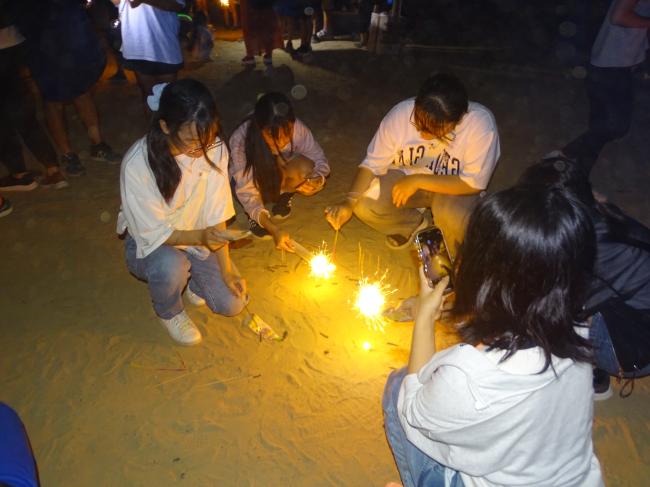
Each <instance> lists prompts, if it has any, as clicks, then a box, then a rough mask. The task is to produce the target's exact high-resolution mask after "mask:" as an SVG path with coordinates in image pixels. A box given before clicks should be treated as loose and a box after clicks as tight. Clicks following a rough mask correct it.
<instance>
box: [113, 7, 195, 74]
mask: <svg viewBox="0 0 650 487" xmlns="http://www.w3.org/2000/svg"><path fill="white" fill-rule="evenodd" d="M176 1H177V2H178V3H179V4H180V5H183V6H184V5H185V0H176ZM119 12H120V25H121V29H122V49H121V50H122V55H123V56H124V59H130V60H140V61H151V62H157V63H165V64H181V63H182V62H183V53H182V52H181V45H180V42H179V40H178V30H179V21H178V16H177V15H176V12H169V11H166V10H162V9H159V8H156V7H152V6H151V5H147V4H144V3H142V4H140V5H138V6H137V7H135V8H133V7H131V5H130V4H129V0H121V1H120V5H119Z"/></svg>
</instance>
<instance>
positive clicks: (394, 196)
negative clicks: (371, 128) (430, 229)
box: [325, 73, 500, 254]
mask: <svg viewBox="0 0 650 487" xmlns="http://www.w3.org/2000/svg"><path fill="white" fill-rule="evenodd" d="M499 154H500V148H499V134H498V133H497V126H496V122H495V120H494V116H493V115H492V113H491V112H490V110H488V109H487V108H486V107H484V106H483V105H481V104H479V103H476V102H472V101H468V97H467V92H466V90H465V87H464V86H463V84H462V83H461V81H460V80H459V79H458V78H456V77H455V76H453V75H450V74H445V73H439V74H436V75H434V76H432V77H430V78H428V79H427V80H426V81H425V82H424V84H423V85H422V87H421V88H420V91H419V93H418V95H417V97H415V98H409V99H408V100H404V101H402V102H400V103H398V104H397V105H395V107H393V108H392V110H391V111H390V112H388V114H387V115H386V116H385V117H384V119H383V120H382V121H381V124H380V125H379V129H378V130H377V132H376V133H375V136H374V137H373V139H372V141H371V142H370V145H369V146H368V152H367V155H366V158H365V159H364V160H363V162H362V163H361V164H360V165H359V168H358V170H357V174H356V176H355V178H354V181H353V183H352V186H351V188H350V191H349V192H348V194H347V196H346V198H345V200H343V201H341V202H339V203H338V204H336V205H333V206H330V207H328V208H326V210H325V214H326V218H327V220H328V221H329V223H330V224H331V225H332V226H333V227H334V228H335V229H339V228H340V227H341V226H342V225H344V224H345V223H346V222H347V221H348V220H349V219H350V218H351V217H352V214H353V213H354V214H355V215H356V216H357V217H358V218H359V219H360V220H361V221H363V222H364V223H366V224H367V225H369V226H371V227H372V228H374V229H375V230H377V231H379V232H381V233H383V234H384V235H386V236H387V237H386V244H387V245H388V246H389V247H391V248H393V249H399V248H404V247H407V246H408V245H409V244H410V243H411V242H412V239H413V236H414V234H415V233H416V231H417V230H418V229H419V228H422V227H423V226H424V225H425V224H426V223H425V222H424V218H423V215H422V209H425V208H431V212H432V214H433V218H434V222H435V224H436V225H437V226H438V227H440V228H441V229H442V231H443V233H444V234H445V237H446V240H447V242H448V244H449V246H450V251H451V252H452V254H455V250H456V247H457V245H458V244H459V243H460V242H461V241H462V235H463V232H464V228H465V224H466V217H467V216H468V215H469V213H470V211H471V208H472V207H473V206H474V204H475V203H476V201H477V199H478V197H479V195H480V194H481V193H482V192H483V191H484V190H485V189H486V188H487V186H488V183H489V181H490V178H491V177H492V173H493V172H494V168H495V166H496V163H497V160H498V158H499Z"/></svg>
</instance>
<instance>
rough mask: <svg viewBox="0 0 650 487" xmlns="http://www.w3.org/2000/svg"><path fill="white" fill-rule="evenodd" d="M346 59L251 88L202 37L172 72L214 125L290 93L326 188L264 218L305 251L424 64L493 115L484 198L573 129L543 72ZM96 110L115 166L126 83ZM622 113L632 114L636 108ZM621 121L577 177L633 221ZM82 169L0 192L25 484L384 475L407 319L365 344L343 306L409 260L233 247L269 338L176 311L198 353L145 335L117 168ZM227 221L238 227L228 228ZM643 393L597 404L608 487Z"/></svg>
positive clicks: (644, 429)
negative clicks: (196, 63)
mask: <svg viewBox="0 0 650 487" xmlns="http://www.w3.org/2000/svg"><path fill="white" fill-rule="evenodd" d="M349 47H350V43H344V42H333V43H327V45H319V46H317V47H316V49H318V51H317V52H316V60H315V62H314V64H312V65H310V66H307V65H302V64H299V63H296V62H293V61H291V60H290V58H289V57H288V56H287V55H286V54H284V53H278V54H277V55H276V56H275V63H276V65H277V66H280V65H282V67H281V68H279V69H277V70H276V72H275V73H274V74H272V75H268V74H267V75H265V74H264V73H263V72H262V71H261V68H259V67H258V70H257V71H252V72H251V71H242V69H241V67H240V66H239V64H238V60H239V58H240V57H241V55H242V51H243V47H242V45H241V44H240V43H227V42H218V43H217V45H216V48H215V53H216V54H215V55H214V61H213V62H211V63H208V64H206V65H204V66H202V67H200V68H198V69H195V70H193V71H189V72H185V73H183V74H184V75H187V76H193V77H196V78H198V79H200V80H202V81H203V82H205V83H206V84H207V85H208V86H209V87H210V88H211V89H212V90H213V92H214V93H215V97H216V100H217V104H218V107H219V110H220V113H221V115H222V116H223V118H224V121H225V126H226V129H227V130H232V129H233V128H234V126H235V124H236V123H237V121H238V120H240V119H241V118H243V116H244V115H245V114H246V113H247V112H248V111H249V110H250V109H251V108H252V104H253V103H254V101H255V99H256V96H257V95H258V93H261V92H263V91H265V90H268V89H280V90H283V91H285V92H289V90H290V89H291V87H292V86H294V85H296V84H301V85H304V87H305V88H306V91H307V92H306V96H305V97H304V98H303V99H301V100H295V109H296V112H297V114H298V116H299V117H300V118H302V119H303V120H304V121H305V122H306V123H307V124H308V125H309V126H310V127H311V129H312V130H313V132H314V134H315V136H316V138H317V139H318V140H319V141H320V143H321V144H322V146H323V148H324V149H325V152H326V154H327V155H328V157H329V159H330V161H331V166H332V176H331V178H330V180H329V182H328V184H327V186H326V188H325V190H324V191H322V192H321V193H319V194H317V195H315V196H313V197H310V198H305V197H302V196H297V197H296V198H295V201H294V205H293V208H294V210H293V213H292V215H291V217H290V218H289V219H288V220H286V222H285V223H283V225H284V226H285V227H286V228H287V229H288V231H289V232H290V234H291V236H292V237H293V238H295V239H296V240H297V241H299V242H300V243H302V244H303V245H304V246H305V247H307V248H308V249H315V248H318V247H319V246H321V245H322V244H323V242H325V243H326V244H327V245H329V246H330V247H331V245H332V243H333V240H334V232H333V231H332V230H331V228H330V227H329V226H328V225H327V223H326V222H325V220H324V218H323V208H324V207H325V206H326V205H328V204H331V203H333V202H336V201H337V200H338V199H339V198H340V197H341V195H343V194H344V192H345V191H346V190H347V187H348V184H349V182H350V180H351V178H352V176H353V174H354V171H355V167H356V165H357V164H358V162H359V161H360V160H361V158H362V157H363V155H364V153H365V148H366V146H367V144H368V142H369V140H370V138H371V137H372V134H373V133H374V131H375V129H376V127H377V125H378V123H379V121H380V120H381V118H382V116H383V115H384V114H385V113H386V111H387V110H388V109H389V108H390V107H391V106H392V105H393V104H394V103H396V102H397V101H399V100H401V99H403V98H406V97H408V96H411V95H412V94H414V93H415V90H416V89H417V86H418V84H419V82H420V80H422V79H423V78H424V77H425V76H426V74H427V73H428V72H430V71H432V70H434V69H439V68H440V67H442V66H447V67H450V69H451V70H453V71H454V72H456V73H457V74H459V75H460V76H461V77H462V79H463V80H464V81H465V82H466V84H467V86H468V89H469V92H470V94H471V98H472V99H474V100H477V101H479V102H482V103H483V104H485V105H486V106H488V107H490V108H491V109H492V110H493V112H494V114H495V116H496V119H497V122H498V124H499V130H500V134H501V142H502V153H503V155H502V158H501V162H500V164H499V167H498V169H497V172H496V174H495V176H494V179H493V182H492V186H491V188H492V189H499V188H503V187H505V186H507V185H509V184H511V183H512V182H514V181H515V180H516V178H517V177H518V175H519V174H520V173H521V171H522V170H523V168H524V167H525V166H526V165H527V164H528V163H530V162H532V161H534V159H535V158H536V157H539V156H541V155H542V154H544V153H545V152H548V151H549V150H551V149H554V148H557V147H558V146H559V145H560V144H562V143H564V142H566V141H567V140H569V139H570V138H571V137H573V136H575V135H577V134H578V133H579V132H580V130H581V128H582V127H583V126H584V121H585V120H586V108H587V107H586V100H585V96H584V91H583V86H582V83H581V82H580V81H579V80H575V79H571V78H570V77H567V76H564V75H563V74H562V73H561V72H559V71H552V70H548V71H541V70H540V71H535V70H532V69H531V70H528V69H525V68H522V67H518V68H508V69H507V68H504V67H501V68H495V67H491V66H484V65H482V64H481V63H480V62H479V61H477V60H473V59H469V60H467V61H466V62H464V61H463V59H462V58H461V59H459V58H458V57H453V58H446V57H444V56H445V55H440V54H435V53H426V54H418V57H414V56H415V55H411V54H408V55H402V56H399V57H386V58H375V57H372V56H370V55H368V54H367V53H365V52H363V51H358V50H354V49H350V48H349ZM324 49H329V51H324ZM389 61H390V62H389ZM109 74H110V73H109ZM298 93H301V90H298ZM96 98H97V101H98V106H99V110H100V113H101V117H102V124H103V127H104V132H105V138H106V140H107V141H108V142H109V143H111V144H113V145H114V146H115V148H117V149H119V150H120V151H125V150H126V149H127V148H128V147H129V145H130V144H131V143H132V142H134V141H135V140H136V139H137V138H139V137H140V136H141V135H142V134H143V133H144V131H145V128H146V125H145V121H144V116H143V114H142V106H141V104H140V100H139V94H138V92H137V89H136V87H135V86H134V85H133V84H128V85H120V86H115V85H111V84H109V83H108V82H105V81H104V82H102V83H100V85H99V86H98V89H97V93H96ZM639 103H640V106H645V107H648V105H649V98H648V95H647V94H645V95H643V94H641V96H640V100H639ZM551 106H553V107H556V108H552V109H551V108H549V107H551ZM642 112H643V113H642ZM637 113H638V115H637V117H636V119H635V121H634V124H633V129H632V132H631V133H630V135H629V136H628V137H626V139H624V140H623V141H620V142H617V143H613V144H611V145H610V146H608V147H607V149H606V151H605V152H604V154H603V158H602V159H601V162H600V163H599V165H598V166H597V168H596V170H595V173H594V178H593V179H594V183H595V186H596V187H597V188H598V189H599V190H601V191H602V192H603V193H605V194H607V195H608V196H609V197H610V198H611V199H612V200H613V201H614V202H616V203H618V204H620V205H621V206H622V207H623V208H625V209H626V210H627V211H629V212H630V213H631V214H632V215H633V216H635V217H637V218H640V219H641V220H642V221H644V222H645V223H646V224H648V223H650V221H649V220H648V214H650V213H649V212H648V210H649V209H650V201H649V198H650V195H649V194H648V192H647V190H646V189H645V188H646V187H647V181H648V180H649V179H650V172H649V171H650V169H649V168H650V165H648V164H647V163H648V156H647V151H646V149H644V148H647V143H646V140H645V135H644V134H647V133H648V129H649V127H650V119H649V118H648V115H647V113H650V112H649V111H648V110H638V111H637ZM70 115H71V118H70V128H71V132H72V136H73V142H74V145H75V146H76V147H78V148H79V151H80V153H81V155H82V157H85V158H86V159H87V156H88V152H87V145H88V144H87V141H86V139H85V137H83V132H82V128H81V125H80V123H79V120H78V119H76V117H75V116H74V115H73V111H70ZM614 161H616V164H614ZM87 169H88V171H87V172H88V174H87V175H86V176H85V177H83V178H79V179H74V180H73V179H71V180H70V183H71V187H70V188H68V189H66V190H63V191H48V190H45V189H38V190H36V191H34V192H31V193H26V194H12V195H10V198H11V199H12V201H13V203H14V206H15V210H14V213H13V214H12V215H11V216H9V217H7V218H3V219H2V220H1V221H0V235H2V238H0V253H1V254H2V255H3V261H2V264H0V268H1V269H2V272H1V276H2V277H1V279H2V285H1V289H2V292H1V293H0V310H2V311H1V317H0V323H1V325H0V347H1V353H0V400H2V401H3V402H6V403H8V404H10V405H11V406H13V407H14V408H15V409H16V410H17V411H18V412H19V413H20V414H21V416H22V418H23V420H24V422H25V424H26V426H27V429H28V431H29V435H30V439H31V442H32V445H33V448H34V451H35V453H36V457H37V460H38V465H39V469H40V474H41V480H42V484H43V486H46V487H57V486H95V487H101V486H134V487H139V486H146V487H149V486H167V485H185V486H213V485H220V486H281V485H293V486H383V485H384V484H385V483H386V482H387V481H389V480H397V479H398V473H397V470H396V468H395V465H394V462H393V459H392V456H391V453H390V450H389V448H388V445H387V442H386V439H385V437H384V433H383V421H382V414H381V402H380V400H381V393H382V390H383V385H384V382H385V379H386V377H387V375H388V374H389V373H390V371H391V370H392V369H395V368H400V367H402V366H403V365H405V364H406V361H407V359H408V348H409V345H410V333H411V327H412V324H410V323H396V324H392V323H391V324H388V325H387V326H386V327H385V330H384V331H383V332H381V331H377V330H373V329H372V327H369V326H368V325H367V323H366V322H365V321H364V319H363V318H361V317H360V316H359V314H358V313H357V312H356V311H355V310H354V309H353V306H352V304H353V303H352V301H353V296H354V293H355V290H356V286H357V280H358V279H359V277H360V275H361V269H360V267H361V266H360V261H363V274H364V275H365V276H373V275H375V273H378V274H383V272H384V271H385V270H387V269H388V275H387V278H386V282H387V283H389V284H390V285H391V286H392V288H393V289H394V290H395V292H394V293H393V294H392V295H391V296H390V298H389V301H390V303H391V304H396V303H397V301H398V300H399V299H402V298H406V297H408V296H410V295H413V294H415V292H416V290H417V285H416V284H417V272H416V267H415V260H414V256H413V254H412V252H410V251H399V252H393V251H390V250H389V249H388V248H387V247H386V246H385V245H384V242H383V238H382V237H381V236H379V235H378V234H376V233H375V232H374V231H372V230H371V229H369V228H368V227H365V226H364V225H363V224H362V223H360V222H359V221H357V220H352V221H351V222H350V223H349V224H347V225H346V226H345V227H344V228H343V231H342V232H341V234H340V236H339V238H338V244H337V250H336V264H337V266H338V268H337V270H336V273H335V275H334V276H333V277H332V278H331V279H329V280H327V281H322V280H317V279H315V278H313V277H311V276H310V275H309V269H308V267H307V265H306V264H305V263H304V262H302V261H301V260H300V259H299V258H298V257H297V256H295V255H290V254H286V255H284V256H283V255H282V253H280V252H278V251H275V250H274V249H273V244H272V241H259V240H256V241H254V242H253V243H252V244H251V245H249V246H246V247H244V248H240V249H236V250H233V252H232V256H233V260H234V261H235V262H236V264H237V266H238V267H239V269H240V271H241V273H242V274H243V275H244V277H245V278H246V279H247V282H248V285H249V288H250V294H251V302H250V304H249V309H250V311H251V312H254V313H256V314H258V315H259V316H260V317H261V318H262V319H263V320H264V321H266V322H267V323H268V324H270V325H271V326H272V327H273V328H274V329H275V330H276V331H277V332H278V333H279V334H282V333H283V332H285V331H286V332H287V337H286V339H285V340H284V341H282V342H266V341H264V342H260V341H259V340H258V338H257V337H256V336H255V335H254V334H253V333H252V332H251V331H250V330H249V329H248V328H246V327H245V326H243V320H244V318H245V316H244V314H242V315H241V316H238V317H235V318H225V317H220V316H215V315H213V314H211V313H210V312H209V310H208V309H207V308H205V307H199V308H192V307H189V306H188V312H189V314H190V316H191V317H192V318H193V319H194V320H195V322H196V323H197V324H198V326H199V327H200V329H201V331H202V332H203V334H204V341H203V343H202V344H200V345H199V346H196V347H192V348H182V347H178V346H175V345H174V344H173V343H172V341H171V340H170V339H169V337H168V336H167V335H166V333H165V332H164V330H163V329H162V327H161V326H160V325H159V324H158V323H157V321H156V319H155V315H154V313H153V310H152V308H151V305H150V302H149V296H148V292H147V288H146V285H145V284H143V283H141V282H139V281H137V280H136V279H135V278H134V277H132V276H130V275H129V274H128V271H127V270H126V266H125V263H124V258H123V243H122V242H121V241H120V240H118V239H117V238H116V236H115V233H114V229H115V219H116V216H117V212H118V210H119V167H118V166H115V167H108V166H104V165H102V164H99V163H94V162H91V161H88V162H87ZM244 224H245V221H244V219H243V217H242V216H241V215H240V216H239V217H238V223H237V225H239V226H242V227H243V226H244ZM360 255H362V258H361V259H360ZM364 342H368V343H369V344H370V346H371V348H370V350H365V349H364V348H363V344H364ZM164 369H172V370H164ZM649 396H650V381H648V380H647V379H644V380H638V381H636V386H635V391H634V394H632V396H631V397H630V398H628V399H625V400H623V399H620V398H618V397H616V396H615V397H613V398H612V399H610V400H609V401H606V402H604V403H599V404H596V406H595V417H596V419H595V423H594V441H595V447H596V451H597V454H598V456H599V458H600V460H601V463H602V465H603V470H604V472H605V479H606V483H607V485H608V486H640V485H645V484H646V483H647V479H648V478H649V477H650V416H649V415H648V407H647V405H648V399H649Z"/></svg>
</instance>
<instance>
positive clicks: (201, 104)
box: [147, 78, 223, 203]
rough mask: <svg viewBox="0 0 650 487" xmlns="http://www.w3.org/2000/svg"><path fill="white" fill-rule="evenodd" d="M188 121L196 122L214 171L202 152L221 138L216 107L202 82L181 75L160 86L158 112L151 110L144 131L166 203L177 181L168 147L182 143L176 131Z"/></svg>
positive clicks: (176, 168) (151, 162) (178, 169)
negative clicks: (148, 121)
mask: <svg viewBox="0 0 650 487" xmlns="http://www.w3.org/2000/svg"><path fill="white" fill-rule="evenodd" d="M161 120H163V121H164V122H165V123H166V124H167V128H168V129H169V134H165V133H164V132H163V131H162V128H161V127H160V121H161ZM188 123H194V124H195V125H196V132H197V135H198V137H199V142H200V144H201V149H202V151H203V156H204V157H205V159H206V161H208V163H209V164H210V165H211V166H212V167H214V168H215V169H217V170H218V168H217V166H216V165H215V164H214V163H213V162H212V161H211V160H210V159H209V158H208V155H207V151H206V148H207V147H208V146H209V145H211V144H212V143H213V142H214V141H215V140H216V139H217V137H219V138H220V140H223V138H222V136H221V124H220V122H219V116H218V114H217V106H216V105H215V103H214V98H212V94H211V93H210V91H209V90H208V89H207V88H206V87H205V85H203V84H202V83H200V82H199V81H196V80H194V79H190V78H184V79H181V80H178V81H173V82H171V83H169V84H168V85H167V86H165V88H164V89H163V91H162V93H161V96H160V104H159V108H158V111H156V112H154V115H153V118H152V121H151V126H150V128H149V132H148V134H147V155H148V159H149V167H151V171H152V172H153V174H154V176H155V177H156V185H157V186H158V189H159V190H160V194H162V196H163V198H165V201H166V202H167V203H169V202H170V201H171V199H172V198H173V197H174V193H175V192H176V188H177V187H178V184H179V183H180V181H181V170H180V168H179V167H178V163H177V162H176V160H175V159H174V156H173V155H172V152H171V146H172V145H174V146H176V147H182V146H183V143H182V141H181V140H180V137H179V131H180V129H181V127H183V126H184V125H186V124H188Z"/></svg>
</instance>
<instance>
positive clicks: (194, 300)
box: [183, 284, 205, 306]
mask: <svg viewBox="0 0 650 487" xmlns="http://www.w3.org/2000/svg"><path fill="white" fill-rule="evenodd" d="M183 296H185V299H187V300H188V301H189V302H190V304H191V305H193V306H203V305H204V304H205V299H203V298H202V297H201V296H199V295H198V294H196V293H195V292H192V290H191V289H190V285H189V284H188V285H187V287H186V288H185V292H184V293H183Z"/></svg>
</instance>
